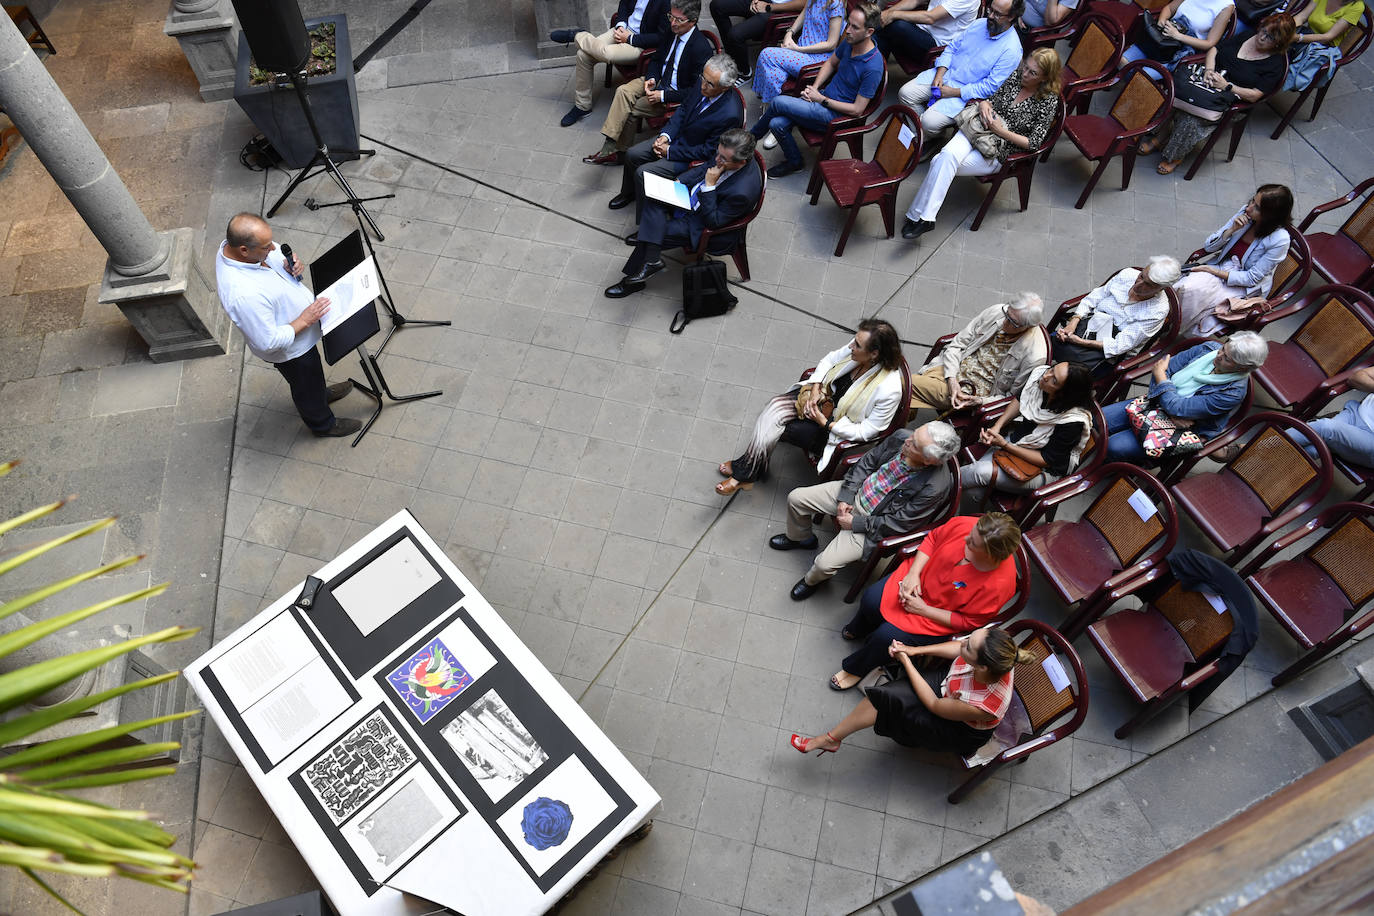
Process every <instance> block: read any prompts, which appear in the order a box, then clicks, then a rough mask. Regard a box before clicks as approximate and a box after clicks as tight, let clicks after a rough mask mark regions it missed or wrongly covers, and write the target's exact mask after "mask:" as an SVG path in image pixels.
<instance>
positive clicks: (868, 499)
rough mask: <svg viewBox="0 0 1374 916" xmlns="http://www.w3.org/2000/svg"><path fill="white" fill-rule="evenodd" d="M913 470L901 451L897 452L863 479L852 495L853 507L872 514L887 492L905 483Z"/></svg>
mask: <svg viewBox="0 0 1374 916" xmlns="http://www.w3.org/2000/svg"><path fill="white" fill-rule="evenodd" d="M914 472H915V468H913V467H911V465H909V464H907V463H906V462H905V461H903V460H902V453H901V452H898V453H897V454H896V456H894V457H893V458H892V459H891V460H889V461H888V462H886V463H885V464H883V465H881V466H880V467H879V468H878V470H876V471H874V472H873V473H872V474H869V475H868V477H867V478H866V479H865V480H864V485H863V486H862V487H860V488H859V492H858V494H857V495H856V496H855V497H854V508H855V509H857V510H859V511H860V512H862V513H863V514H864V515H872V514H873V510H874V509H876V508H878V506H879V505H880V504H881V503H882V501H883V500H884V499H886V498H887V494H889V493H891V492H892V491H893V490H895V489H897V488H898V487H900V486H901V485H902V484H904V483H906V481H907V478H908V477H910V476H911V475H912V474H913V473H914Z"/></svg>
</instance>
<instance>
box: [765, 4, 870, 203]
mask: <svg viewBox="0 0 1374 916" xmlns="http://www.w3.org/2000/svg"><path fill="white" fill-rule="evenodd" d="M877 21H878V7H877V6H876V5H875V4H872V3H864V4H862V5H860V6H858V7H855V8H854V9H853V10H851V11H850V13H849V24H848V25H847V26H846V27H845V32H844V38H845V40H844V41H843V42H841V44H840V45H839V47H837V48H836V49H835V53H834V54H832V55H830V57H829V58H828V59H827V60H826V62H825V63H824V64H822V65H821V72H820V73H818V74H817V75H816V81H815V82H814V83H812V84H811V85H809V86H807V87H806V88H804V89H803V90H802V92H801V96H800V97H797V96H791V95H780V96H777V97H776V98H774V99H773V100H772V101H771V102H769V103H768V106H767V107H766V108H764V109H763V114H761V115H760V116H759V119H758V121H756V122H755V123H754V126H753V127H752V128H750V131H751V132H752V133H753V135H754V136H755V137H762V136H763V135H764V134H766V133H768V132H769V131H771V132H772V134H773V137H774V139H776V140H777V143H778V148H779V149H781V150H782V162H779V163H778V164H776V165H774V166H772V167H771V168H769V170H768V177H769V178H782V177H783V176H784V175H791V174H792V173H793V172H800V171H801V170H802V155H801V150H800V149H799V148H798V147H797V141H796V140H795V139H794V138H793V137H792V128H793V127H794V126H801V127H811V128H814V129H816V130H824V129H825V127H826V125H828V124H829V123H830V122H831V121H833V120H834V119H836V118H838V117H853V116H855V115H861V114H863V112H864V109H865V108H867V107H868V102H869V100H870V99H872V98H873V96H874V94H875V93H877V91H878V85H879V84H880V83H881V82H882V79H883V71H884V70H885V69H886V67H885V64H884V63H883V56H882V54H881V53H879V51H878V48H877V46H876V45H875V44H873V27H874V25H875V24H876V23H877Z"/></svg>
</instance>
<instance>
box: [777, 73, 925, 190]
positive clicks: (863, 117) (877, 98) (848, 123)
mask: <svg viewBox="0 0 1374 916" xmlns="http://www.w3.org/2000/svg"><path fill="white" fill-rule="evenodd" d="M886 94H887V71H886V70H884V71H883V76H882V79H881V80H879V81H878V91H877V92H875V93H873V98H871V99H869V100H868V105H867V106H866V107H865V108H864V110H863V112H862V113H861V114H858V115H854V116H853V117H839V118H836V119H835V120H833V121H831V122H830V124H829V125H827V126H826V128H825V130H814V129H813V128H810V127H800V126H799V127H798V128H797V134H798V135H799V136H800V137H801V138H802V141H803V142H805V143H806V145H807V146H809V147H811V148H812V149H814V150H829V151H830V152H829V155H833V154H834V151H835V146H836V142H837V141H833V140H832V139H831V138H832V137H833V136H834V135H835V134H836V133H839V132H840V131H847V130H848V129H849V128H852V127H862V126H863V125H864V123H865V122H867V121H868V119H869V117H870V116H872V114H873V112H875V111H877V110H878V106H880V105H882V104H883V96H884V95H886ZM908 110H910V109H908ZM843 139H844V142H845V145H847V146H848V147H849V157H850V158H851V159H862V158H863V155H864V140H863V134H862V132H860V133H855V134H850V133H847V132H846V134H845V136H844V138H843ZM813 180H814V177H813Z"/></svg>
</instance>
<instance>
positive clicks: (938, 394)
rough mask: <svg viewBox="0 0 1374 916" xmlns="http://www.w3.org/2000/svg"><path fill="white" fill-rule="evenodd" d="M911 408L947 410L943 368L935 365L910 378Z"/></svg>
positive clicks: (947, 387)
mask: <svg viewBox="0 0 1374 916" xmlns="http://www.w3.org/2000/svg"><path fill="white" fill-rule="evenodd" d="M911 407H912V409H913V410H919V409H920V408H922V407H930V408H933V409H935V410H949V407H950V400H949V383H948V382H946V381H945V368H944V366H941V365H939V364H936V365H934V366H931V367H930V368H929V369H927V370H926V371H924V372H917V373H915V374H913V375H912V376H911Z"/></svg>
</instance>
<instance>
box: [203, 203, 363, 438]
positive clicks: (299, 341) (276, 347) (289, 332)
mask: <svg viewBox="0 0 1374 916" xmlns="http://www.w3.org/2000/svg"><path fill="white" fill-rule="evenodd" d="M304 271H305V265H304V264H303V263H301V262H300V261H299V260H297V259H295V258H293V259H292V261H291V263H290V265H288V264H287V262H286V260H285V259H284V258H283V257H282V254H281V252H280V251H278V250H277V246H276V244H275V243H274V242H273V241H272V227H271V226H269V225H268V224H267V220H265V219H263V218H262V217H260V216H257V215H256V214H253V213H240V214H238V215H237V216H235V217H234V218H233V219H231V220H229V227H228V229H226V230H225V240H224V242H223V243H222V244H221V245H220V246H219V257H217V258H216V259H215V286H216V287H217V288H218V292H219V301H220V303H221V304H222V305H223V306H224V310H225V311H226V312H227V313H228V314H229V318H230V319H231V320H232V321H233V322H234V324H235V325H236V326H237V327H238V329H239V330H240V331H242V332H243V336H244V339H245V340H247V342H248V349H249V350H251V351H252V353H253V355H254V356H256V357H258V358H259V359H261V360H265V361H266V362H269V363H271V364H272V365H273V366H274V367H275V368H276V370H277V371H278V372H280V373H281V374H282V377H283V378H284V379H286V384H287V385H289V386H290V387H291V400H292V401H293V402H294V403H295V405H296V411H297V412H298V413H299V414H300V415H301V419H302V420H304V421H305V425H306V426H308V427H310V431H311V432H313V433H314V434H315V435H317V436H347V435H349V434H350V433H356V432H357V431H358V430H359V429H361V428H362V423H361V422H360V421H358V420H353V419H348V418H341V417H335V416H334V411H332V410H331V409H330V408H329V404H330V402H331V401H337V400H338V399H339V398H341V397H343V396H344V395H346V394H348V392H349V391H351V390H352V389H353V383H352V382H351V381H344V382H339V383H338V384H337V385H328V386H326V385H325V381H324V365H323V364H322V363H321V362H320V351H319V350H317V349H316V348H315V344H316V343H318V342H319V339H320V318H321V317H323V315H324V313H325V312H327V311H329V300H328V299H326V298H325V297H323V296H320V297H319V298H316V297H315V294H314V293H312V292H311V291H310V287H308V286H306V285H305V284H304V283H302V282H301V281H300V275H301V274H302V273H304Z"/></svg>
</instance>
